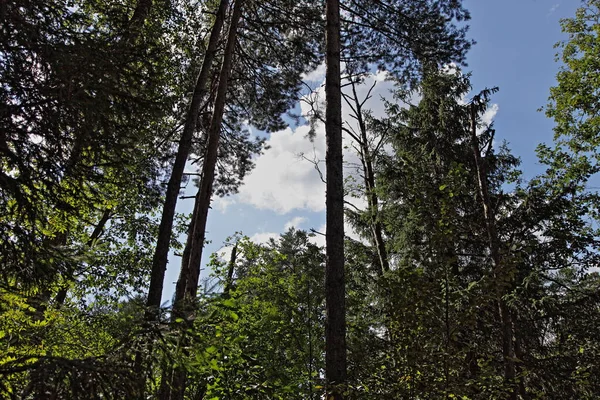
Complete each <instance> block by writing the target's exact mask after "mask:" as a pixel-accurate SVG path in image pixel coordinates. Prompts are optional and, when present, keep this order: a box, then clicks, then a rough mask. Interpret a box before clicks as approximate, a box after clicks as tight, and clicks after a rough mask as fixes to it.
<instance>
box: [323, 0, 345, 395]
mask: <svg viewBox="0 0 600 400" xmlns="http://www.w3.org/2000/svg"><path fill="white" fill-rule="evenodd" d="M325 13H326V18H327V22H326V28H325V47H326V73H325V102H326V110H325V133H326V141H327V154H326V158H325V165H326V167H327V194H326V200H325V201H326V209H327V216H326V223H327V232H326V234H325V245H326V257H327V260H326V272H325V293H326V294H325V297H326V309H327V318H326V324H325V379H326V381H327V392H328V394H327V396H328V399H332V400H342V399H343V390H344V387H343V385H344V384H345V381H346V316H345V313H346V305H345V282H344V279H345V278H344V174H343V172H344V171H343V165H342V94H341V78H340V73H341V71H340V48H341V46H340V8H339V0H327V2H326V10H325Z"/></svg>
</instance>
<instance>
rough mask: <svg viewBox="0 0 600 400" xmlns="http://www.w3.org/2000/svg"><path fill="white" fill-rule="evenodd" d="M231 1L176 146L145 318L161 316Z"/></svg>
mask: <svg viewBox="0 0 600 400" xmlns="http://www.w3.org/2000/svg"><path fill="white" fill-rule="evenodd" d="M228 5H229V0H221V2H220V3H219V8H218V9H217V13H216V17H215V22H214V24H213V26H212V29H211V32H210V37H209V40H208V46H207V48H206V53H205V55H204V61H203V62H202V68H201V70H200V73H199V74H198V79H197V80H196V86H195V88H194V94H193V97H192V101H191V104H190V108H189V110H188V113H187V116H186V120H185V125H184V128H183V132H182V133H181V138H180V139H179V146H178V148H177V154H176V156H175V163H174V164H173V170H172V172H171V177H170V179H169V183H168V185H167V192H166V196H165V203H164V205H163V211H162V218H161V221H160V226H159V231H158V240H157V243H156V249H155V252H154V257H153V259H152V272H151V276H150V287H149V288H148V297H147V301H146V306H147V307H148V312H147V314H146V319H147V320H149V321H153V320H156V318H157V317H158V309H159V308H160V301H161V298H162V292H163V281H164V279H165V271H166V269H167V260H168V256H169V247H170V246H169V244H170V241H171V235H172V231H173V218H174V216H175V207H176V206H177V196H178V195H179V190H180V187H181V180H182V177H183V171H184V168H185V164H186V162H187V159H188V156H189V154H190V149H191V147H192V139H193V136H194V131H195V130H196V124H197V121H198V115H199V113H200V110H201V108H202V105H203V104H202V103H203V102H204V98H205V97H206V94H207V91H208V89H207V83H208V79H209V73H210V70H211V68H212V64H213V60H214V58H215V55H216V53H217V47H218V44H219V38H220V36H221V30H222V28H223V24H224V22H225V13H226V11H227V7H228Z"/></svg>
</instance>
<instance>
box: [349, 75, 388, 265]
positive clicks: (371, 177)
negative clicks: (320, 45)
mask: <svg viewBox="0 0 600 400" xmlns="http://www.w3.org/2000/svg"><path fill="white" fill-rule="evenodd" d="M352 94H353V97H354V111H355V112H356V121H357V122H358V129H359V130H360V141H359V145H360V148H361V155H362V162H363V168H364V175H365V176H364V181H365V189H366V196H367V205H368V207H369V216H370V219H371V232H372V235H373V243H374V244H375V248H376V249H377V256H378V258H379V266H380V269H381V273H385V272H387V271H389V270H390V263H389V260H388V254H387V249H386V248H385V241H384V240H383V227H382V225H381V222H380V221H379V198H378V196H377V193H376V192H375V171H374V170H373V154H372V152H371V149H370V147H369V140H368V137H367V126H366V124H365V120H364V117H363V114H362V106H363V104H364V102H365V101H366V100H368V98H369V97H370V96H367V99H365V100H364V101H363V102H362V103H361V101H360V100H359V99H358V93H357V92H356V85H355V83H354V81H352Z"/></svg>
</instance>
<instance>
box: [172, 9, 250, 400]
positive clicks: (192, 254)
mask: <svg viewBox="0 0 600 400" xmlns="http://www.w3.org/2000/svg"><path fill="white" fill-rule="evenodd" d="M242 7H243V0H235V2H234V3H233V12H232V16H231V23H230V25H229V32H228V35H227V44H226V47H225V54H224V56H223V64H222V65H221V71H220V73H219V85H218V87H217V95H216V98H215V104H214V107H213V114H212V119H211V122H210V127H209V130H208V143H207V146H206V155H205V157H204V163H203V164H202V179H201V181H200V189H199V191H198V194H197V196H196V202H195V204H194V216H193V220H192V222H191V224H190V231H189V232H188V244H189V251H188V252H184V257H183V260H182V261H184V262H185V261H187V264H182V265H181V272H180V275H179V280H178V282H177V288H176V289H177V290H176V292H175V299H174V301H173V314H174V315H179V316H183V318H184V319H185V320H187V324H191V322H192V320H193V318H191V316H192V315H191V314H192V310H193V308H192V306H193V304H194V300H195V298H196V293H197V291H198V280H199V278H200V265H201V261H202V250H203V248H204V240H205V236H206V221H207V218H208V209H209V208H210V200H211V197H212V188H213V183H214V178H215V169H216V165H217V156H218V149H219V141H220V138H221V125H222V122H223V114H224V112H225V104H226V100H227V88H228V85H229V75H230V73H231V68H232V65H233V56H234V50H235V44H236V41H237V31H238V24H239V21H240V19H241V16H242ZM182 340H184V339H182ZM185 386H186V371H185V369H184V368H178V369H177V370H176V371H174V373H173V378H172V382H171V385H170V388H164V392H163V388H161V392H163V395H162V397H161V399H163V400H169V399H170V400H174V399H183V395H184V393H185Z"/></svg>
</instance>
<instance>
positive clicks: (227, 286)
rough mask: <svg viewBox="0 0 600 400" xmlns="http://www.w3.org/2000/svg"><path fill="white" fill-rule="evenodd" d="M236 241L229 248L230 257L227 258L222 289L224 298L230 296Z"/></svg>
mask: <svg viewBox="0 0 600 400" xmlns="http://www.w3.org/2000/svg"><path fill="white" fill-rule="evenodd" d="M237 248H238V244H237V242H236V243H235V244H234V245H233V249H232V250H231V257H230V258H229V265H228V266H227V281H225V289H224V290H223V296H224V297H226V298H229V297H230V293H231V289H232V288H233V274H234V272H235V261H236V259H237Z"/></svg>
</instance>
